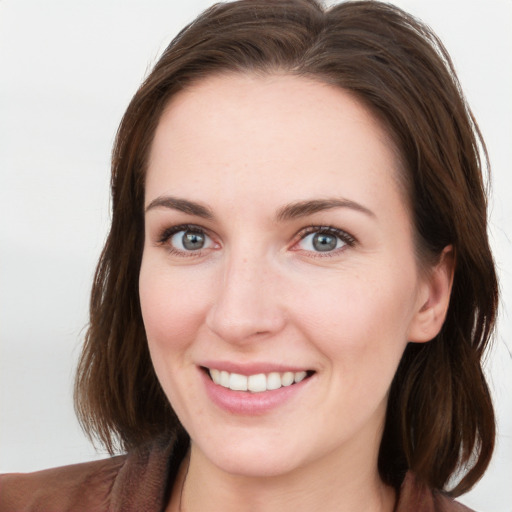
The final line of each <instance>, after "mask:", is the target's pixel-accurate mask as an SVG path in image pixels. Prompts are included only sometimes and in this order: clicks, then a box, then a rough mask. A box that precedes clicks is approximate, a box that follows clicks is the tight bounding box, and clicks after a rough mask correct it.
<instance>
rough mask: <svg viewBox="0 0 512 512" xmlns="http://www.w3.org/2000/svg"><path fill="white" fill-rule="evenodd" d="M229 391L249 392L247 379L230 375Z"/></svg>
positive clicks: (237, 375) (243, 376)
mask: <svg viewBox="0 0 512 512" xmlns="http://www.w3.org/2000/svg"><path fill="white" fill-rule="evenodd" d="M229 389H232V390H233V391H247V377H246V376H245V375H239V374H238V373H231V374H230V375H229Z"/></svg>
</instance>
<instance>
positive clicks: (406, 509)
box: [395, 472, 474, 512]
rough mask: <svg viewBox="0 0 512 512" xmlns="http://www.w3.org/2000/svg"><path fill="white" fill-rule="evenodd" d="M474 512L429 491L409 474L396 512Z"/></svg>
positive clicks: (452, 500)
mask: <svg viewBox="0 0 512 512" xmlns="http://www.w3.org/2000/svg"><path fill="white" fill-rule="evenodd" d="M411 510H414V511H415V512H474V511H473V510H471V509H470V508H468V507H466V506H465V505H462V503H459V502H457V501H455V500H454V499H453V498H450V497H449V496H447V495H446V494H443V493H441V492H439V491H435V490H434V491H433V490H431V489H429V488H428V487H427V486H426V485H425V484H423V483H422V482H420V481H419V480H418V479H417V478H416V477H415V476H414V474H413V473H411V472H409V473H407V475H406V476H405V479H404V481H403V483H402V487H401V488H400V493H399V499H398V504H397V507H396V509H395V512H410V511H411Z"/></svg>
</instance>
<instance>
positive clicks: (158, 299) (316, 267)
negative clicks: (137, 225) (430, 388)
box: [140, 75, 430, 482]
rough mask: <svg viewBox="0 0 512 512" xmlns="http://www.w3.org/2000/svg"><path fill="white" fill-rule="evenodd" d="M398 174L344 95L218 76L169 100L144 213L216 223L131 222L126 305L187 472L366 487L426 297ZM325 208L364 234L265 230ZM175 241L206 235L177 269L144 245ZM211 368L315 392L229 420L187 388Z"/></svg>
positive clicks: (161, 251) (277, 81)
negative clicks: (184, 229) (279, 216)
mask: <svg viewBox="0 0 512 512" xmlns="http://www.w3.org/2000/svg"><path fill="white" fill-rule="evenodd" d="M397 173H398V163H397V161H396V157H395V153H394V150H393V147H392V144H391V143H390V141H389V138H388V137H387V135H386V133H385V131H384V130H383V129H382V128H381V126H380V125H379V123H378V122H377V121H376V119H374V118H373V117H372V115H371V114H370V113H369V112H368V111H367V110H366V109H365V108H364V107H363V106H361V104H359V103H358V102H357V101H356V100H355V99H354V98H353V97H352V96H351V95H349V94H348V93H346V92H344V91H342V90H339V89H336V88H333V87H330V86H327V85H324V84H320V83H318V82H314V81H309V80H306V79H303V78H297V77H289V76H274V77H267V78H261V77H259V78H257V77H252V76H247V75H232V76H223V77H213V78H209V79H207V80H205V81H202V82H199V83H198V84H196V85H194V86H193V87H191V88H189V89H187V90H185V91H184V92H182V93H180V94H178V95H177V96H176V97H174V98H173V100H172V101H171V103H170V105H169V106H168V107H167V109H166V111H165V112H164V114H163V116H162V118H161V121H160V124H159V126H158V128H157V131H156V135H155V139H154V142H153V145H152V148H151V153H150V160H149V167H148V174H147V182H146V205H147V204H149V203H150V202H151V201H152V200H154V199H155V198H156V197H159V196H162V195H172V196H176V197H180V198H184V199H187V200H190V201H195V202H199V203H201V204H204V205H207V206H208V207H209V208H210V209H211V211H212V212H213V214H214V218H213V219H203V218H199V217H197V216H194V215H190V214H186V213H183V212H179V211H176V210H173V209H169V208H154V209H151V210H150V211H148V212H147V213H146V240H145V247H144V255H143V261H142V267H141V273H140V299H141V306H142V313H143V318H144V323H145V328H146V331H147V336H148V342H149V348H150V352H151V356H152V359H153V363H154V366H155V370H156V373H157V375H158V378H159V380H160V382H161V384H162V387H163V389H164V391H165V393H166V394H167V396H168V398H169V400H170V402H171V404H172V406H173V407H174V409H175V411H176V412H177V414H178V416H179V418H180V420H181V421H182V423H183V425H184V426H185V428H186V429H187V431H188V432H189V433H190V435H191V438H192V455H191V456H192V458H191V470H192V468H194V467H196V466H197V467H199V466H201V467H203V468H204V467H206V466H208V465H210V466H211V468H215V470H216V471H218V472H219V473H223V474H230V475H240V476H243V477H250V478H252V477H254V478H256V477H257V478H259V477H272V478H284V477H286V475H292V474H299V473H300V472H302V471H310V472H312V473H315V474H317V475H324V477H323V478H324V480H325V481H326V482H327V481H329V478H332V476H330V475H332V474H333V471H334V474H338V475H340V474H341V475H345V476H346V477H347V478H353V475H354V474H359V475H361V478H366V479H373V480H375V479H376V478H378V477H376V475H377V470H376V457H377V452H378V447H379V443H380V436H381V428H382V424H383V420H384V415H385V411H386V399H387V393H388V389H389V386H390V383H391V380H392V378H393V375H394V373H395V371H396V368H397V365H398V363H399V360H400V357H401V355H402V353H403V351H404V349H405V346H406V344H407V342H408V340H412V341H427V339H423V338H425V337H428V336H426V335H425V336H423V338H422V336H419V335H417V332H418V322H419V320H418V317H419V316H420V312H421V311H422V305H423V304H424V303H425V302H426V300H427V299H428V293H429V285H428V283H427V282H426V281H424V280H423V279H422V278H421V276H420V273H419V271H418V265H417V262H416V260H415V256H414V248H413V237H412V226H411V218H410V213H409V211H408V209H407V201H406V199H405V198H404V196H403V192H402V191H401V189H400V187H399V186H398V185H397ZM330 197H343V198H346V199H349V200H351V201H355V202H357V203H359V204H361V205H364V207H366V208H368V209H369V210H371V211H372V212H373V213H374V216H370V215H367V214H365V213H362V212H360V211H356V210H354V209H351V208H333V209H329V210H325V211H321V212H317V213H314V214H312V215H308V216H305V217H301V218H296V219H291V220H287V221H284V222H280V221H276V219H275V214H276V211H277V210H278V209H279V208H280V207H282V206H283V205H286V204H288V203H291V202H296V201H302V200H309V199H325V198H330ZM180 224H193V225H195V226H200V227H201V228H202V229H204V230H205V231H206V233H207V234H208V244H209V245H207V248H206V249H205V250H202V251H199V254H198V255H197V254H193V255H192V256H190V255H182V254H175V253H172V252H171V251H170V250H169V248H170V245H169V243H168V242H167V243H158V240H159V237H160V235H161V232H162V230H164V229H167V228H169V227H172V226H176V225H180ZM308 226H333V227H335V228H338V229H341V230H344V231H346V232H348V233H349V234H350V235H351V236H353V237H354V238H355V239H356V243H354V245H352V246H350V245H344V244H341V245H342V248H341V249H337V250H336V251H333V252H332V254H328V253H325V254H321V255H320V256H319V254H318V253H315V251H314V250H311V246H310V245H307V244H306V242H307V240H306V239H304V240H302V241H301V240H300V236H298V234H299V233H300V232H301V230H303V229H304V228H306V227H308ZM175 239H177V240H178V241H179V236H178V237H175ZM415 338H417V339H415ZM429 339H430V338H429ZM221 359H222V360H229V361H235V362H252V361H256V362H261V361H264V362H275V363H276V364H292V365H297V366H299V367H303V368H305V369H309V370H313V371H315V374H314V376H313V377H312V378H311V379H310V382H309V383H308V385H307V386H304V390H303V391H301V393H298V394H297V395H295V396H294V397H293V399H292V400H290V401H288V402H286V403H285V404H284V405H282V406H280V407H278V408H277V409H275V410H272V411H270V412H269V413H268V414H264V415H260V416H257V417H251V416H250V415H247V416H237V415H233V414H229V413H227V412H225V411H223V410H221V409H219V408H218V407H217V406H216V405H215V404H213V403H212V402H211V401H210V400H209V398H208V397H207V396H206V394H205V390H204V383H203V382H202V380H201V379H200V373H199V371H198V368H197V365H198V364H199V363H200V362H201V361H202V360H203V361H204V360H221ZM194 465H195V466H194ZM199 473H200V471H199V470H198V474H199ZM319 478H320V477H319ZM373 480H372V481H373Z"/></svg>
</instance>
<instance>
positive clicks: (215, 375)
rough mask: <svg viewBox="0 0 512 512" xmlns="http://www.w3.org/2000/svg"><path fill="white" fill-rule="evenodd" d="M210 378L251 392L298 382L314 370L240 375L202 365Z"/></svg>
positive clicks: (224, 386)
mask: <svg viewBox="0 0 512 512" xmlns="http://www.w3.org/2000/svg"><path fill="white" fill-rule="evenodd" d="M202 370H203V371H204V372H205V373H206V374H207V375H208V376H209V377H210V379H211V380H212V381H213V382H214V383H215V384H217V385H218V386H222V387H223V388H227V389H231V390H232V391H248V392H250V393H263V392H264V391H273V390H276V389H280V388H284V387H288V386H292V385H294V384H298V383H299V382H302V381H303V380H305V379H308V378H309V377H311V376H312V375H313V374H314V373H315V372H314V371H312V370H308V371H300V372H270V373H258V374H255V375H240V374H239V373H231V372H227V371H225V370H217V369H215V368H206V367H202Z"/></svg>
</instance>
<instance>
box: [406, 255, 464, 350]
mask: <svg viewBox="0 0 512 512" xmlns="http://www.w3.org/2000/svg"><path fill="white" fill-rule="evenodd" d="M454 272H455V251H454V249H453V246H451V245H448V246H446V247H445V248H444V249H443V252H442V253H441V256H440V258H439V262H438V263H437V264H436V265H435V266H434V267H433V268H432V269H431V270H430V271H429V274H428V276H427V277H426V278H425V282H424V291H423V293H422V297H421V298H420V300H419V305H418V310H417V311H416V313H415V315H414V318H413V320H412V322H411V325H410V328H409V337H408V340H409V341H411V342H413V343H425V342H427V341H430V340H431V339H433V338H435V337H436V336H437V335H438V334H439V331H440V330H441V327H442V326H443V323H444V320H445V318H446V313H447V311H448V306H449V304H450V295H451V291H452V284H453V275H454Z"/></svg>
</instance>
